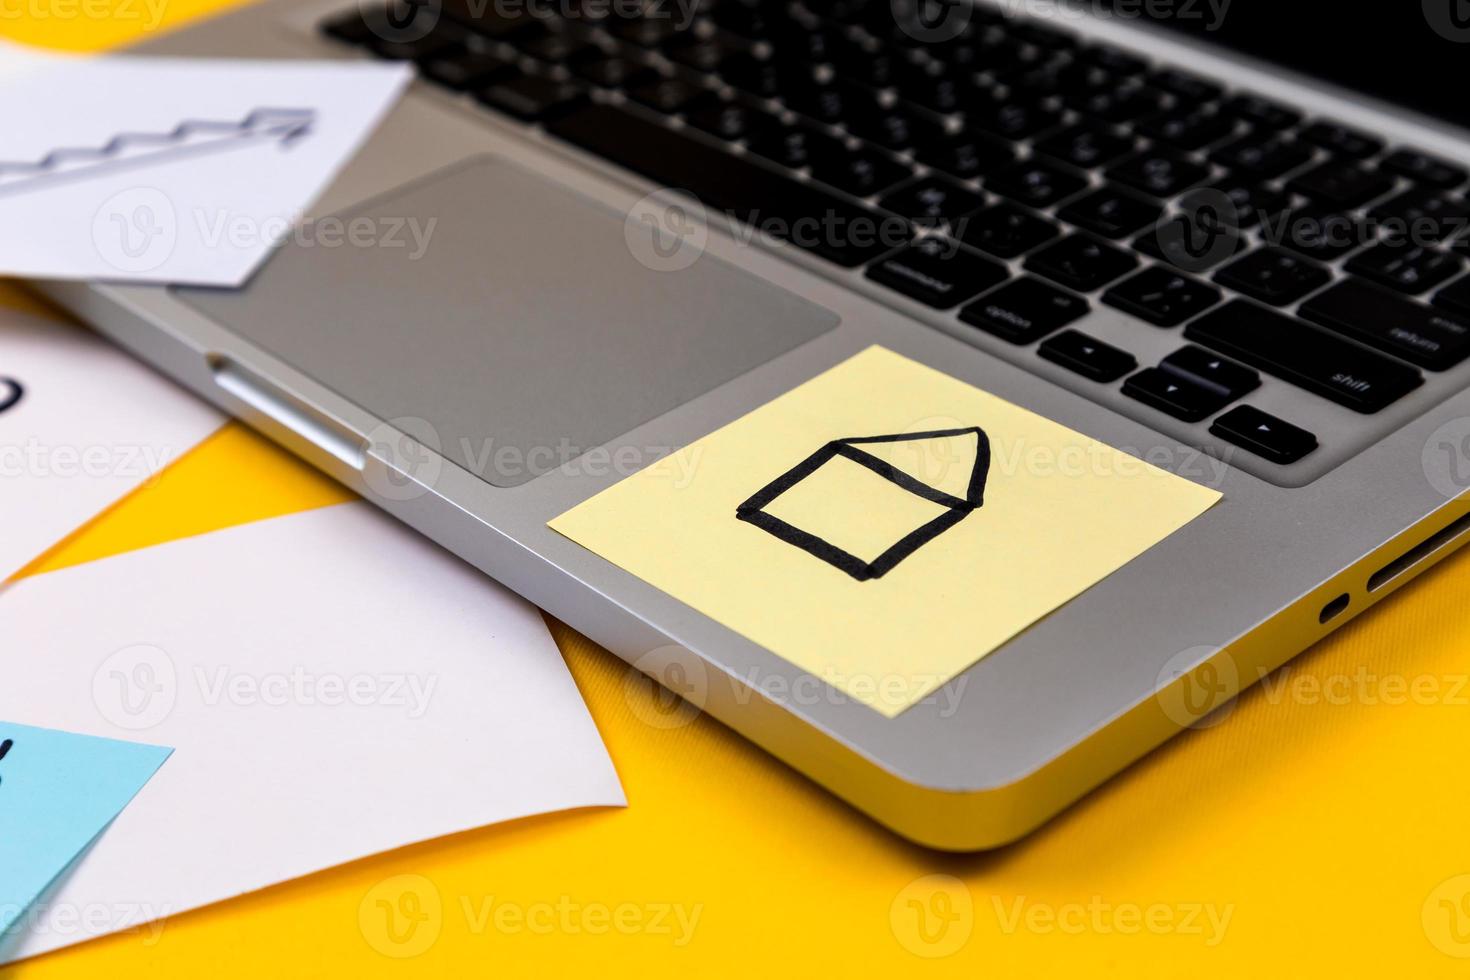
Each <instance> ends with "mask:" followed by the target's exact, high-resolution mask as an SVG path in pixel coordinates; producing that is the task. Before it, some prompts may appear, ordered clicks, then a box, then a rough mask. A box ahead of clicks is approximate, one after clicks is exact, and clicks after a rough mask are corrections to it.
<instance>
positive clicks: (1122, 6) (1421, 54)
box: [1101, 0, 1470, 126]
mask: <svg viewBox="0 0 1470 980" xmlns="http://www.w3.org/2000/svg"><path fill="white" fill-rule="evenodd" d="M1101 6H1102V8H1103V10H1104V11H1105V12H1106V11H1110V12H1111V13H1112V14H1113V15H1114V16H1118V17H1140V16H1142V17H1147V18H1148V19H1150V20H1152V21H1154V22H1155V23H1157V24H1159V25H1160V26H1163V27H1166V28H1169V29H1171V30H1175V31H1182V32H1185V33H1188V34H1190V35H1193V36H1196V37H1198V38H1200V39H1202V40H1205V41H1210V42H1214V43H1217V44H1222V45H1224V46H1226V47H1228V48H1233V49H1236V50H1238V51H1242V52H1245V53H1247V54H1251V55H1254V56H1256V57H1258V58H1263V59H1265V60H1267V61H1272V62H1275V63H1277V64H1280V65H1283V66H1285V67H1288V68H1292V69H1295V70H1296V71H1299V72H1302V73H1304V74H1308V75H1314V76H1317V77H1320V78H1324V79H1326V80H1328V81H1331V82H1335V83H1336V84H1338V85H1342V86H1345V87H1347V88H1352V89H1356V90H1358V91H1360V92H1364V93H1366V94H1368V95H1371V96H1375V97H1377V98H1380V99H1385V100H1387V101H1390V102H1395V103H1398V104H1400V105H1403V106H1405V107H1407V108H1410V109H1413V110H1416V111H1418V112H1422V113H1425V114H1428V115H1435V116H1439V117H1441V118H1443V119H1446V120H1449V121H1451V122H1455V123H1458V124H1459V125H1462V126H1470V0H1349V2H1338V3H1320V2H1318V3H1311V2H1305V3H1304V2H1302V0H1102V3H1101ZM1262 94H1269V93H1262Z"/></svg>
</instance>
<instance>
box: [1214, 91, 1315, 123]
mask: <svg viewBox="0 0 1470 980" xmlns="http://www.w3.org/2000/svg"><path fill="white" fill-rule="evenodd" d="M1221 111H1222V112H1226V113H1229V114H1230V115H1232V116H1235V117H1236V118H1237V119H1243V120H1245V121H1246V122H1248V123H1250V124H1251V125H1252V126H1255V127H1257V128H1260V129H1289V128H1291V127H1292V126H1295V125H1296V124H1297V123H1299V122H1301V119H1302V114H1301V113H1300V112H1297V111H1296V110H1295V109H1293V108H1291V107H1290V106H1284V105H1282V104H1281V103H1279V102H1272V101H1271V100H1270V99H1267V98H1263V97H1262V96H1259V95H1253V94H1251V93H1249V92H1241V93H1240V94H1238V95H1232V96H1231V97H1230V98H1228V99H1226V100H1225V103H1224V105H1223V106H1221Z"/></svg>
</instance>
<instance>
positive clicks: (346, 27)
mask: <svg viewBox="0 0 1470 980" xmlns="http://www.w3.org/2000/svg"><path fill="white" fill-rule="evenodd" d="M320 30H321V32H322V33H323V34H325V35H326V36H327V37H330V38H334V39H336V40H338V41H341V42H343V43H345V44H354V45H360V46H363V47H366V46H367V45H368V44H369V43H370V42H371V41H373V40H374V39H375V38H376V37H377V35H376V34H374V33H373V28H372V25H370V24H369V23H368V22H367V19H366V18H365V16H364V14H363V13H361V12H359V11H358V10H356V9H353V10H350V11H348V12H347V13H345V14H340V15H338V16H336V17H329V18H328V19H326V20H324V21H322V23H321V25H320Z"/></svg>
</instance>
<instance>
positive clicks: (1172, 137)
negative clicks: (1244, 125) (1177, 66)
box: [1134, 109, 1235, 150]
mask: <svg viewBox="0 0 1470 980" xmlns="http://www.w3.org/2000/svg"><path fill="white" fill-rule="evenodd" d="M1134 129H1135V130H1136V131H1137V132H1138V133H1139V134H1140V135H1142V136H1147V137H1148V138H1149V139H1154V140H1159V141H1161V142H1164V143H1168V144H1170V145H1171V146H1177V147H1178V148H1179V149H1181V150H1197V149H1199V148H1200V147H1202V146H1209V145H1210V144H1211V143H1218V142H1220V141H1221V140H1223V139H1225V138H1226V137H1227V136H1230V135H1233V134H1234V132H1235V119H1234V118H1233V117H1231V116H1226V115H1221V114H1220V113H1218V112H1215V111H1214V110H1211V109H1170V110H1168V111H1166V112H1162V113H1159V114H1158V115H1156V116H1149V117H1148V118H1146V119H1140V120H1139V121H1138V123H1137V125H1135V126H1134Z"/></svg>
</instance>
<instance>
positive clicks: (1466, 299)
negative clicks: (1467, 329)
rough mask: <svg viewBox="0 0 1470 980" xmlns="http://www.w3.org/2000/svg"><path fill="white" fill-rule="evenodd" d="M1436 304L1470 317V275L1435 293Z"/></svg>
mask: <svg viewBox="0 0 1470 980" xmlns="http://www.w3.org/2000/svg"><path fill="white" fill-rule="evenodd" d="M1434 305H1435V306H1440V307H1443V308H1444V309H1447V310H1449V311H1450V312H1451V313H1458V314H1460V315H1461V316H1467V317H1470V276H1466V277H1465V278H1463V279H1460V280H1457V281H1455V282H1452V283H1450V284H1449V285H1448V286H1446V287H1445V288H1443V289H1441V290H1440V291H1439V292H1438V293H1435V295H1434Z"/></svg>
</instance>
